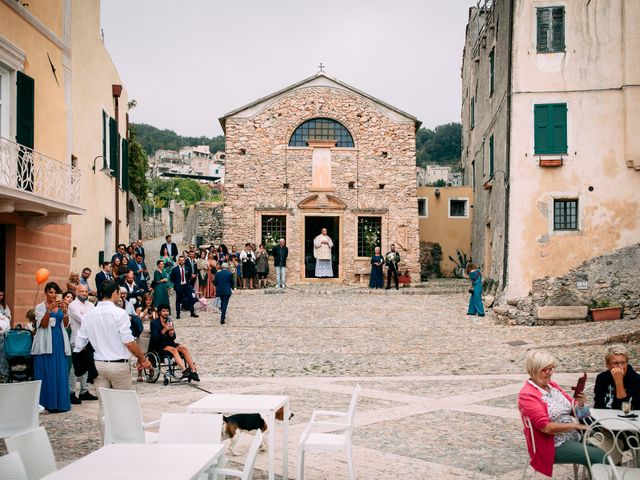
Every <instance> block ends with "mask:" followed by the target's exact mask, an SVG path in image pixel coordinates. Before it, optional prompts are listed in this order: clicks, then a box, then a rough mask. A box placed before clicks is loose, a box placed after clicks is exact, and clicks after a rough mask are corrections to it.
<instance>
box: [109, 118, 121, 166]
mask: <svg viewBox="0 0 640 480" xmlns="http://www.w3.org/2000/svg"><path fill="white" fill-rule="evenodd" d="M118 146H119V143H118V127H117V125H116V121H115V119H113V118H111V117H109V168H110V169H111V176H112V177H116V178H118V150H119V149H118Z"/></svg>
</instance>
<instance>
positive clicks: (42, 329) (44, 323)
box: [31, 282, 71, 413]
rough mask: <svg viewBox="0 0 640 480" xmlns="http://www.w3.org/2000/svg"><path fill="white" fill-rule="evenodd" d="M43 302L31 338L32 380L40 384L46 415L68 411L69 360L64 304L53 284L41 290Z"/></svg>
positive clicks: (65, 307)
mask: <svg viewBox="0 0 640 480" xmlns="http://www.w3.org/2000/svg"><path fill="white" fill-rule="evenodd" d="M44 293H45V295H46V299H45V301H44V302H42V303H39V304H38V305H36V308H35V313H36V327H37V328H36V334H35V336H34V337H33V346H32V347H31V355H33V378H34V380H42V387H41V388H40V405H42V406H43V407H44V408H46V409H47V410H48V411H49V413H57V412H67V411H69V410H70V409H71V399H70V397H69V369H68V365H67V359H66V357H68V356H69V357H70V356H71V346H70V344H69V336H68V335H67V331H66V330H65V327H68V326H69V314H68V312H67V303H66V302H65V301H64V300H62V290H61V289H60V287H59V286H58V284H57V283H55V282H49V283H47V285H46V286H45V287H44Z"/></svg>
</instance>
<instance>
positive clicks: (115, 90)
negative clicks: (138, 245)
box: [111, 84, 122, 249]
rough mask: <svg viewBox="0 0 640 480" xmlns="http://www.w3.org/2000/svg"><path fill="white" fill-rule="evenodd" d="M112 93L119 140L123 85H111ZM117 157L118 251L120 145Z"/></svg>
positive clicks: (117, 234) (118, 234)
mask: <svg viewBox="0 0 640 480" xmlns="http://www.w3.org/2000/svg"><path fill="white" fill-rule="evenodd" d="M111 93H112V94H113V102H114V104H115V115H116V139H117V138H118V133H120V105H119V100H120V95H121V94H122V85H115V84H114V85H111ZM116 152H117V153H116V157H117V160H116V161H117V169H118V171H117V172H116V173H117V175H116V182H115V185H116V186H115V196H116V215H115V219H116V249H117V248H118V244H119V243H120V187H119V185H118V183H119V181H120V179H119V175H120V174H121V173H122V172H120V169H121V166H120V145H118V149H117V150H116Z"/></svg>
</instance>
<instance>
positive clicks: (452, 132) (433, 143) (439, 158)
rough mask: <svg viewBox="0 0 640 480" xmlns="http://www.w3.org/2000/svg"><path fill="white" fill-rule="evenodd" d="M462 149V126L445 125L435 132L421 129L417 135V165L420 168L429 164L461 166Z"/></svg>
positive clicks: (439, 126) (457, 124)
mask: <svg viewBox="0 0 640 480" xmlns="http://www.w3.org/2000/svg"><path fill="white" fill-rule="evenodd" d="M461 148H462V125H461V124H459V123H445V124H444V125H438V126H437V127H436V128H435V129H434V130H431V129H428V128H420V129H419V130H418V132H417V133H416V163H417V165H418V166H420V167H424V166H425V165H428V164H436V165H448V166H452V167H455V166H457V165H459V164H460V149H461Z"/></svg>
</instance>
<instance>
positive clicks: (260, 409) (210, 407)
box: [187, 393, 289, 480]
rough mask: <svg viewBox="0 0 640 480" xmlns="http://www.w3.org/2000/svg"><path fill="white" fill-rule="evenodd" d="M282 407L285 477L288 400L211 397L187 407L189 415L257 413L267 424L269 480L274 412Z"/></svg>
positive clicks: (280, 397)
mask: <svg viewBox="0 0 640 480" xmlns="http://www.w3.org/2000/svg"><path fill="white" fill-rule="evenodd" d="M281 407H283V408H284V416H283V429H282V430H283V435H282V437H283V438H282V478H289V477H288V476H287V473H288V466H289V465H288V463H289V462H288V450H289V448H288V447H289V397H287V396H286V395H242V394H216V393H214V394H211V395H207V396H206V397H203V398H201V399H200V400H198V401H197V402H195V403H192V404H191V405H189V406H188V407H187V412H189V413H259V414H261V415H262V416H263V418H265V419H266V421H267V435H268V445H267V448H268V450H269V480H274V476H275V466H274V462H275V460H274V451H273V449H274V444H275V423H276V421H275V420H276V417H275V415H276V410H278V409H279V408H281Z"/></svg>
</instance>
